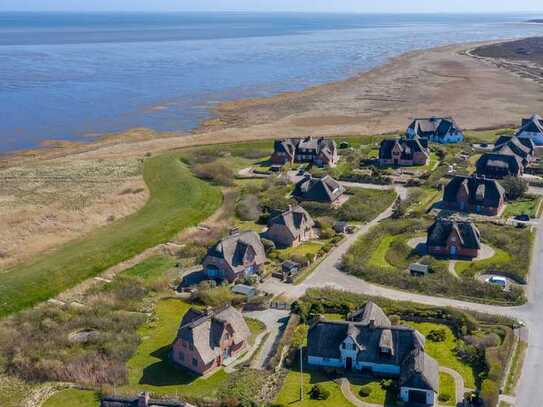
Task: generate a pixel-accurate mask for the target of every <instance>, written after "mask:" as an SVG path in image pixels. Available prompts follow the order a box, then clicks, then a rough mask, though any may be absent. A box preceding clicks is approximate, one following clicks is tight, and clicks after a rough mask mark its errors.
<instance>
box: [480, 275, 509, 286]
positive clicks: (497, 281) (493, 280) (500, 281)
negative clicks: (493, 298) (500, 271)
mask: <svg viewBox="0 0 543 407" xmlns="http://www.w3.org/2000/svg"><path fill="white" fill-rule="evenodd" d="M485 281H486V282H487V283H488V284H493V285H497V286H498V287H501V288H503V289H505V287H507V279H506V278H505V277H499V276H491V277H489V278H487V279H486V280H485Z"/></svg>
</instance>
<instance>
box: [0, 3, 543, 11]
mask: <svg viewBox="0 0 543 407" xmlns="http://www.w3.org/2000/svg"><path fill="white" fill-rule="evenodd" d="M21 3H23V4H21ZM406 3H407V2H406V1H405V0H388V1H386V2H382V3H380V4H361V3H360V2H359V1H357V0H343V1H337V0H336V1H333V0H277V1H275V2H273V4H272V5H270V4H269V2H268V1H264V0H199V1H198V4H196V5H195V4H194V2H193V1H188V0H154V1H153V2H152V4H149V2H148V1H147V0H94V1H93V2H92V6H90V7H89V3H88V2H87V1H78V0H54V1H52V0H45V1H44V0H26V1H24V2H21V0H0V11H20V12H24V11H36V12H43V11H57V12H63V11H64V12H74V11H75V12H77V11H79V12H101V11H102V12H103V11H111V12H183V11H184V12H209V11H217V12H228V11H231V12H319V13H326V12H328V13H330V12H333V13H526V12H534V13H538V12H543V5H541V1H540V0H537V1H536V0H518V1H516V2H515V3H514V7H512V6H511V1H510V0H508V1H492V0H479V1H477V2H473V0H444V1H442V2H439V3H437V2H435V1H431V0H415V1H411V2H409V3H407V4H406ZM474 3H476V4H474Z"/></svg>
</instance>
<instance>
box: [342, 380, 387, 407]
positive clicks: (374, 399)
mask: <svg viewBox="0 0 543 407" xmlns="http://www.w3.org/2000/svg"><path fill="white" fill-rule="evenodd" d="M349 381H350V382H351V389H352V391H353V394H354V395H355V396H356V397H358V398H359V399H360V400H362V401H364V402H366V403H371V404H380V405H384V404H385V401H387V404H386V405H387V406H391V405H394V404H393V401H394V400H393V395H391V394H387V392H386V391H385V390H383V389H382V388H381V385H380V383H379V380H378V379H372V378H365V377H361V376H351V377H349ZM362 386H364V387H366V388H369V389H371V393H370V395H369V396H367V397H362V396H361V395H360V389H361V388H362ZM387 396H388V400H387Z"/></svg>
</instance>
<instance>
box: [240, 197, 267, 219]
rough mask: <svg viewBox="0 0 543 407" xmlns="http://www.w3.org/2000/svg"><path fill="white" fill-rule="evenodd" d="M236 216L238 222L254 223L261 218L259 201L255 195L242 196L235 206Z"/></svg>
mask: <svg viewBox="0 0 543 407" xmlns="http://www.w3.org/2000/svg"><path fill="white" fill-rule="evenodd" d="M236 215H237V217H238V218H239V219H240V220H244V221H256V220H258V219H259V218H260V216H262V210H261V209H260V206H259V200H258V197H257V196H256V195H253V194H247V195H243V196H242V197H241V198H240V200H239V201H238V203H237V204H236Z"/></svg>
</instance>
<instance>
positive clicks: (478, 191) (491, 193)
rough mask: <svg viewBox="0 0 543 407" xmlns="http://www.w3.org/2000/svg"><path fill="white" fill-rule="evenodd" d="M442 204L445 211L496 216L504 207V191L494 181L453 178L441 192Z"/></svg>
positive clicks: (474, 177)
mask: <svg viewBox="0 0 543 407" xmlns="http://www.w3.org/2000/svg"><path fill="white" fill-rule="evenodd" d="M442 203H443V207H444V208H445V209H452V210H457V211H465V212H474V213H479V214H482V215H489V216H496V215H498V214H499V213H501V211H502V209H503V207H504V205H505V190H504V189H503V187H502V186H501V185H500V184H499V183H498V181H496V180H494V179H489V178H486V177H478V176H476V175H472V176H455V177H454V178H453V179H451V180H450V181H449V183H448V184H447V185H446V186H445V189H444V190H443V201H442Z"/></svg>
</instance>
